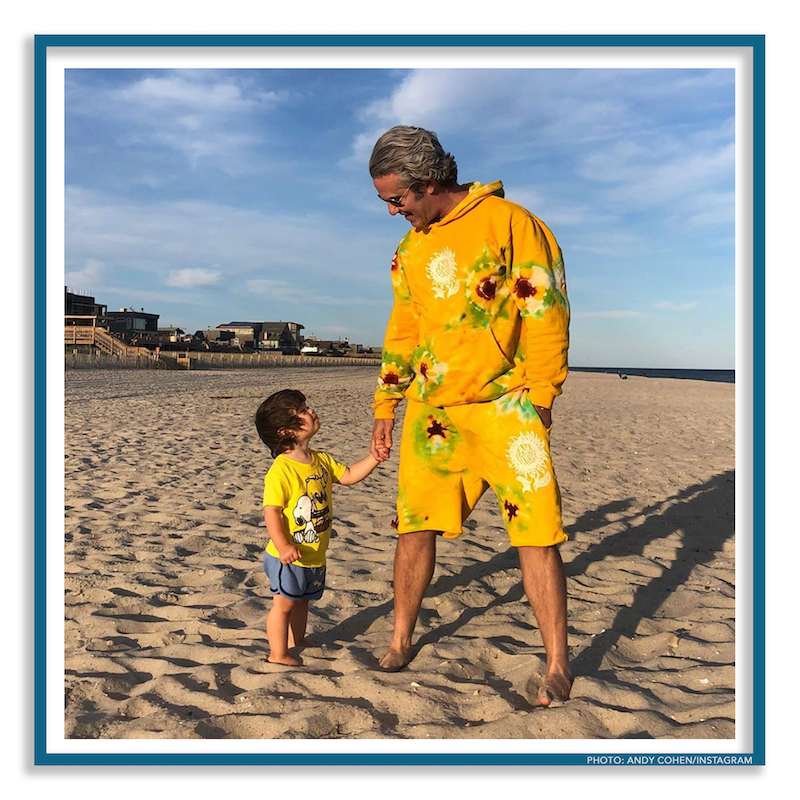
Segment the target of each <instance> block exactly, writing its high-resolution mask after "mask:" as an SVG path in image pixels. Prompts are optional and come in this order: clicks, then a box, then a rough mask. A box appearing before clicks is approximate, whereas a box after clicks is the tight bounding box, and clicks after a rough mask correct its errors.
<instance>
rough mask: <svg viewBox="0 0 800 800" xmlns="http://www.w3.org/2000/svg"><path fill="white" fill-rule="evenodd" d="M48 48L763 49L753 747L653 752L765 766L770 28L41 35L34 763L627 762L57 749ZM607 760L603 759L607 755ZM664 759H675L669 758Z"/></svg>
mask: <svg viewBox="0 0 800 800" xmlns="http://www.w3.org/2000/svg"><path fill="white" fill-rule="evenodd" d="M50 47H436V48H447V47H504V48H508V47H528V48H529V47H598V48H600V47H602V48H608V47H646V48H656V47H670V48H674V47H692V48H696V47H706V48H707V47H714V48H717V47H728V48H732V47H735V48H749V49H751V50H752V57H753V96H752V101H753V129H752V135H753V153H752V156H753V160H752V165H753V219H752V223H753V307H752V312H753V365H752V366H753V396H752V401H753V520H752V522H753V565H752V569H753V572H752V578H753V708H752V712H753V731H752V741H753V751H752V753H719V752H718V753H702V754H698V753H647V754H646V755H648V756H653V757H654V758H653V762H652V766H664V765H665V763H666V764H668V765H688V764H695V765H698V766H699V765H704V766H708V765H709V764H718V765H725V766H730V765H735V764H744V765H754V766H755V765H763V764H764V763H765V706H764V684H765V673H764V669H765V666H764V665H765V638H764V627H765V626H764V615H765V561H764V559H765V492H764V468H765V463H764V456H765V448H764V417H765V413H764V412H765V392H764V363H765V305H764V291H765V71H764V63H765V59H764V53H765V39H764V36H761V35H730V36H729V35H719V36H717V35H705V34H699V35H675V36H673V35H653V36H646V35H642V36H639V35H608V36H606V35H597V36H594V35H588V36H578V35H575V36H573V35H564V36H559V35H552V36H524V35H523V36H498V35H490V36H481V35H463V36H437V35H432V36H427V35H424V36H422V35H420V36H417V35H412V36H403V35H397V36H394V35H392V36H369V35H359V36H338V35H330V36H328V35H321V36H305V35H301V36H295V35H285V36H284V35H282V36H256V35H243V36H228V35H223V36H214V35H202V36H195V35H171V34H166V35H152V36H149V35H141V36H140V35H108V36H105V35H99V36H98V35H91V36H90V35H87V36H82V35H45V36H36V37H35V44H34V65H35V66H34V70H35V71H34V86H35V96H34V113H35V134H34V159H35V172H34V191H35V199H34V237H35V243H34V293H35V310H34V318H35V325H36V330H37V336H36V339H35V350H34V355H35V365H34V383H35V399H34V426H35V429H34V437H35V438H34V479H35V509H34V560H35V564H34V626H35V630H34V764H36V765H98V766H99V765H105V766H113V765H119V766H123V765H201V764H202V765H228V764H229V765H256V764H270V765H278V764H281V765H292V764H297V765H304V766H305V765H309V764H316V765H337V766H342V765H413V764H419V765H442V766H447V765H498V766H501V765H575V766H578V765H592V764H595V765H603V766H614V765H626V764H634V763H637V762H636V761H631V759H638V758H640V757H641V755H642V754H637V753H610V752H603V751H602V750H601V749H595V750H594V751H593V752H584V753H569V754H568V753H540V754H537V753H530V754H528V753H525V754H517V753H506V754H503V753H484V754H480V753H478V754H473V753H469V754H452V753H434V754H426V753H422V752H420V753H408V754H382V753H348V754H305V753H304V754H303V755H298V756H293V755H289V754H259V753H239V754H228V753H211V754H191V753H167V754H159V753H142V754H139V753H137V754H132V753H131V754H106V753H97V754H91V755H83V754H71V753H70V754H65V753H48V752H47V738H46V724H47V719H46V698H47V694H46V692H47V686H46V676H45V668H46V647H47V641H46V638H47V637H46V632H47V619H46V597H47V586H46V577H47V573H46V489H47V485H46V447H45V443H46V435H47V429H46V397H47V380H46V350H45V342H46V338H47V337H46V327H47V307H46V279H47V275H46V266H47V265H46V238H47V235H46V223H47V207H46V174H47V158H46V156H47V148H46V131H47V127H46V126H47V113H46V112H47V106H46V103H47V80H46V66H47V50H48V48H50ZM601 758H605V759H607V760H606V761H605V762H602V763H601V762H598V759H601ZM659 759H665V760H666V762H665V761H663V760H662V761H660V762H659Z"/></svg>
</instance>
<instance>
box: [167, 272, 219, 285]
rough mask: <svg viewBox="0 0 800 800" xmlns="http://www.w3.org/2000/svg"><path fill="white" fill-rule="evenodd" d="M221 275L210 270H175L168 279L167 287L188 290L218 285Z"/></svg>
mask: <svg viewBox="0 0 800 800" xmlns="http://www.w3.org/2000/svg"><path fill="white" fill-rule="evenodd" d="M221 277H222V275H221V273H220V272H218V271H216V270H210V269H179V270H173V271H171V272H170V273H169V276H168V277H167V280H166V284H167V286H177V287H180V288H184V289H188V288H192V287H194V286H209V285H211V284H212V283H218V282H219V280H220V278H221Z"/></svg>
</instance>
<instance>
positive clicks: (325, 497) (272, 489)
mask: <svg viewBox="0 0 800 800" xmlns="http://www.w3.org/2000/svg"><path fill="white" fill-rule="evenodd" d="M311 454H312V459H311V463H310V464H303V463H301V462H300V461H295V460H294V459H293V458H289V456H286V455H283V454H281V455H279V456H278V457H277V458H276V459H275V462H274V463H273V465H272V466H271V467H270V468H269V471H268V472H267V474H266V476H265V477H264V503H263V505H265V506H278V507H280V508H281V509H282V511H283V514H282V517H281V519H282V521H283V531H284V533H285V534H286V537H287V539H289V541H290V542H292V543H293V544H294V545H295V546H296V547H297V549H298V550H300V553H301V558H300V559H299V560H298V561H295V562H294V563H295V564H297V565H299V566H301V567H322V566H324V565H325V551H326V550H327V549H328V541H329V540H330V535H331V521H332V512H331V488H332V486H333V483H334V482H336V483H338V482H339V479H340V478H341V477H342V476H343V475H344V473H345V471H346V470H347V466H346V465H345V464H341V463H339V462H338V461H337V460H336V459H335V458H333V457H332V456H330V455H328V454H327V453H320V452H318V451H316V450H312V451H311ZM267 552H268V553H269V554H270V555H272V556H275V558H278V557H279V554H278V548H277V547H275V545H274V544H273V542H272V540H270V542H269V544H267Z"/></svg>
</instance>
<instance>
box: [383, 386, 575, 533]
mask: <svg viewBox="0 0 800 800" xmlns="http://www.w3.org/2000/svg"><path fill="white" fill-rule="evenodd" d="M549 439H550V435H549V431H548V430H547V428H545V426H544V423H543V422H542V421H541V419H539V415H538V414H537V413H536V409H535V408H534V406H533V403H531V401H530V400H529V399H528V392H527V390H525V389H522V390H519V391H515V392H510V393H509V394H506V395H503V396H502V397H499V398H497V399H496V400H491V401H489V402H485V403H471V404H468V405H461V406H448V407H447V408H434V407H432V406H428V405H426V404H425V403H420V402H418V401H416V400H408V405H407V408H406V415H405V421H404V422H403V435H402V440H401V443H400V476H399V490H398V497H397V531H398V533H401V534H402V533H411V532H412V531H423V530H432V531H439V532H441V533H442V534H443V535H444V536H445V537H446V538H448V539H455V538H456V537H457V536H460V535H461V533H462V532H463V531H462V524H463V522H464V520H465V519H466V518H467V517H468V516H469V515H470V513H471V512H472V509H473V508H474V507H475V505H476V503H477V502H478V500H479V499H480V498H481V496H482V495H483V493H484V492H485V491H486V489H487V488H488V487H489V486H491V487H492V489H493V490H494V493H495V494H496V495H497V499H498V501H499V503H500V511H501V513H502V516H503V520H504V522H505V524H506V529H507V530H508V534H509V538H510V540H511V545H512V546H514V547H520V546H525V545H536V546H539V547H545V546H548V545H552V544H558V543H559V542H563V541H565V540H566V539H567V535H566V534H565V533H564V529H563V526H562V523H561V493H560V492H559V489H558V483H557V482H556V476H555V473H554V471H553V463H552V461H551V459H550V441H549Z"/></svg>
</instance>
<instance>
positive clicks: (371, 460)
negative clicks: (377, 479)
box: [339, 455, 381, 486]
mask: <svg viewBox="0 0 800 800" xmlns="http://www.w3.org/2000/svg"><path fill="white" fill-rule="evenodd" d="M380 463H381V462H380V461H378V459H377V458H375V456H373V455H368V456H367V457H366V458H362V459H361V461H356V463H355V464H353V465H352V466H350V467H348V468H347V469H346V470H345V471H344V475H342V477H341V478H339V483H341V484H342V486H352V485H353V484H354V483H358V482H359V481H363V480H364V478H366V477H367V475H369V474H370V472H372V470H374V469H375V467H377V466H378V464H380Z"/></svg>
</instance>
